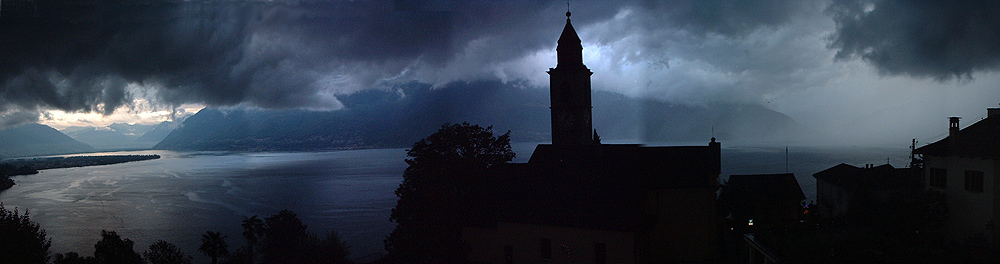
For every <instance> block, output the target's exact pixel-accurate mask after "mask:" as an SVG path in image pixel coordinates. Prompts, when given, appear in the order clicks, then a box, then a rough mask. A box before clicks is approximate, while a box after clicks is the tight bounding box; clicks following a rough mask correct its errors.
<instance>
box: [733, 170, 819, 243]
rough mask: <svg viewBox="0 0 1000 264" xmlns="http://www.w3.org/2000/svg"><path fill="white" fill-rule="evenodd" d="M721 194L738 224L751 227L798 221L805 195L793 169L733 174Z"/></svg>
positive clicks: (752, 228) (774, 225)
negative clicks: (788, 171) (788, 170)
mask: <svg viewBox="0 0 1000 264" xmlns="http://www.w3.org/2000/svg"><path fill="white" fill-rule="evenodd" d="M719 196H720V197H719V200H721V201H722V203H723V204H724V206H725V207H726V208H727V210H728V211H729V212H730V213H731V214H732V219H733V222H734V223H735V224H736V225H737V227H739V228H740V229H744V230H751V231H752V230H756V229H760V228H772V227H775V228H780V227H783V226H788V225H792V224H795V223H798V222H799V215H800V214H801V213H802V204H801V203H802V201H803V200H805V199H806V196H805V194H803V193H802V188H801V187H799V181H798V180H796V179H795V174H792V173H783V174H754V175H731V176H729V181H728V182H727V183H726V185H725V187H724V188H722V192H721V193H720V194H719Z"/></svg>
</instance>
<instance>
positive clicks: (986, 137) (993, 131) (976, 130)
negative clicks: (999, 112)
mask: <svg viewBox="0 0 1000 264" xmlns="http://www.w3.org/2000/svg"><path fill="white" fill-rule="evenodd" d="M915 153H917V154H924V155H931V156H941V157H944V156H960V157H976V158H990V159H996V158H1000V116H991V117H987V118H986V119H983V120H980V121H979V122H976V123H975V124H972V125H971V126H969V127H966V128H965V129H962V130H960V131H958V133H956V134H955V135H954V136H948V137H946V138H944V139H942V140H939V141H937V142H934V143H931V144H929V145H926V146H923V147H920V148H918V149H916V151H915Z"/></svg>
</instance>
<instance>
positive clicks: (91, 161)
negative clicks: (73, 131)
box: [0, 154, 160, 191]
mask: <svg viewBox="0 0 1000 264" xmlns="http://www.w3.org/2000/svg"><path fill="white" fill-rule="evenodd" d="M159 158H160V155H156V154H153V155H103V156H72V157H48V158H28V159H14V160H6V161H0V191H3V190H6V189H10V187H13V186H14V181H13V180H11V179H10V178H9V177H10V176H17V175H31V174H38V171H40V170H47V169H59V168H73V167H86V166H100V165H110V164H118V163H125V162H132V161H142V160H151V159H159Z"/></svg>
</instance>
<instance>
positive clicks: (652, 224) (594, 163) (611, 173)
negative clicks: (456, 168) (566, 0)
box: [463, 12, 720, 263]
mask: <svg viewBox="0 0 1000 264" xmlns="http://www.w3.org/2000/svg"><path fill="white" fill-rule="evenodd" d="M570 15H571V14H570V13H569V12H567V13H566V26H565V28H564V29H563V31H562V35H561V36H560V37H559V40H558V46H557V48H556V50H557V52H558V64H557V65H556V67H555V68H551V69H550V70H549V71H548V73H549V76H550V96H551V115H552V117H551V118H552V144H541V145H538V146H537V147H536V148H535V151H534V153H533V154H532V155H531V158H530V159H529V161H528V162H527V163H508V164H504V166H500V168H498V169H497V170H496V171H495V172H494V175H489V177H488V178H489V184H488V186H489V188H485V189H487V190H488V191H484V192H483V193H482V194H481V195H482V199H484V201H488V202H487V203H486V204H488V206H486V207H485V208H477V210H482V211H481V212H476V213H475V214H476V215H478V217H477V221H474V223H473V224H471V225H469V226H467V227H465V228H463V239H464V240H465V241H466V242H467V243H468V245H469V246H470V248H469V249H468V250H469V252H468V253H469V254H468V260H469V261H470V262H472V263H700V262H715V261H716V260H718V248H719V242H718V240H719V234H718V226H719V223H718V217H717V205H716V191H717V190H718V177H719V173H720V144H719V143H718V142H716V141H715V138H712V140H711V142H709V143H707V144H706V145H704V146H670V147H648V146H642V145H638V144H601V142H600V138H599V137H598V136H597V131H594V129H593V124H592V119H591V110H592V106H591V87H590V78H591V75H592V74H593V72H591V71H590V69H588V68H587V66H586V65H584V64H583V46H582V45H581V40H580V37H579V36H578V35H577V33H576V30H575V29H574V28H573V25H572V23H571V22H570Z"/></svg>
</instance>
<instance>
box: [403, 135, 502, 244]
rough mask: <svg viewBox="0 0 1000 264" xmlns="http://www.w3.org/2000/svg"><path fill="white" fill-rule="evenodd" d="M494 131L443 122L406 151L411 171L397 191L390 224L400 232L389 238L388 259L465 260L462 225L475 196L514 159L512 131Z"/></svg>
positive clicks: (407, 173) (405, 175)
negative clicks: (493, 172) (494, 171)
mask: <svg viewBox="0 0 1000 264" xmlns="http://www.w3.org/2000/svg"><path fill="white" fill-rule="evenodd" d="M492 130H493V127H492V126H490V127H486V128H483V127H480V126H478V125H469V124H468V123H462V124H444V125H442V126H441V129H440V130H438V131H437V132H435V133H434V134H431V135H430V136H428V137H426V138H424V139H421V140H420V141H418V142H417V143H414V144H413V147H411V148H410V149H408V150H407V151H406V154H407V156H409V157H410V158H409V159H406V163H407V164H409V167H407V168H406V171H404V172H403V183H401V184H400V185H399V188H398V189H396V196H398V197H399V201H398V202H397V204H396V207H395V208H393V209H392V215H391V216H390V218H389V220H390V221H394V222H396V223H397V224H398V225H397V226H396V229H395V230H393V231H392V233H391V234H389V237H387V238H386V240H385V248H386V250H387V251H389V255H388V256H386V260H387V261H389V262H405V263H457V262H461V261H463V260H464V258H465V254H466V253H467V246H466V245H465V244H464V243H462V242H461V232H462V230H461V226H462V225H463V224H465V223H466V221H467V220H468V219H467V218H468V217H469V215H468V214H467V212H468V208H472V207H474V206H476V205H475V204H474V203H473V202H471V201H472V200H473V199H472V194H471V193H470V192H471V190H472V189H474V187H475V186H477V184H478V182H479V181H481V178H480V177H481V176H482V175H484V174H485V172H486V171H487V170H489V169H490V168H492V167H494V166H496V165H498V164H502V163H505V162H508V161H510V160H511V159H513V158H514V152H513V151H511V148H510V131H507V133H505V134H503V135H500V136H498V137H497V136H494V135H493V132H492Z"/></svg>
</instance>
